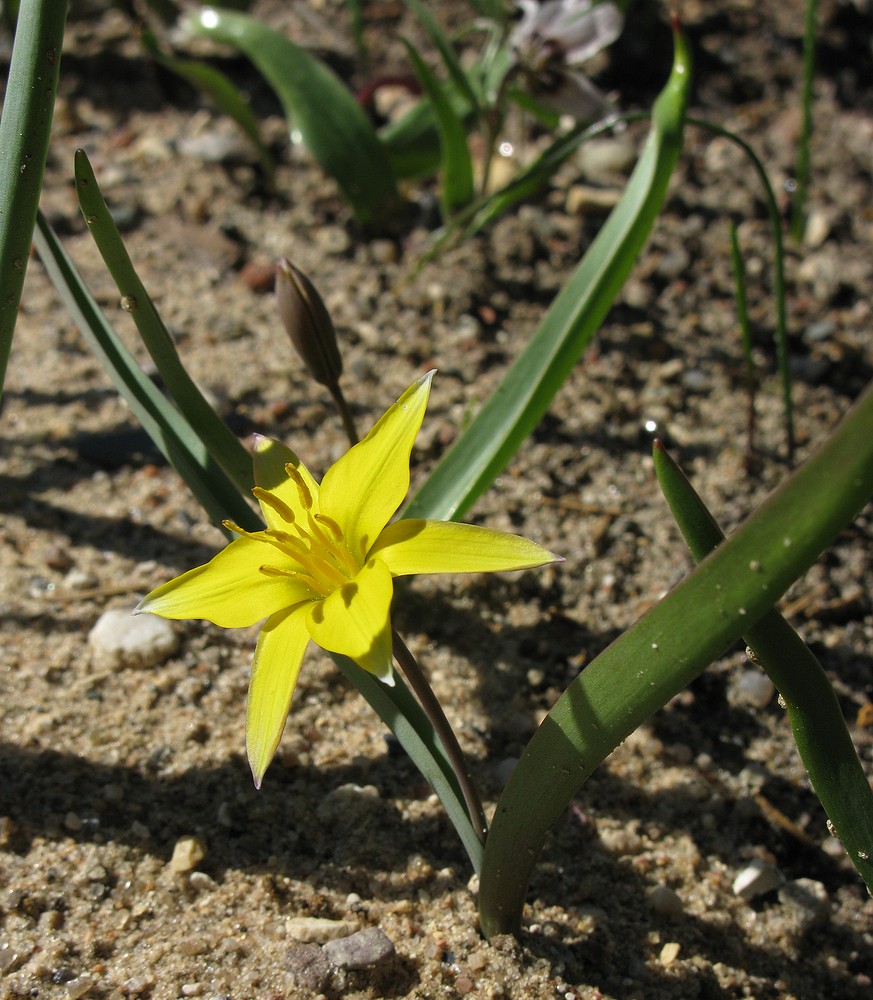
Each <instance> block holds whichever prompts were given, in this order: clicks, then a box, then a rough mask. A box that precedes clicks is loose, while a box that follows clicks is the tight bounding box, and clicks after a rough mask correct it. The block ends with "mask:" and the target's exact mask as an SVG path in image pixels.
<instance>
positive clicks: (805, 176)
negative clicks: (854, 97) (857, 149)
mask: <svg viewBox="0 0 873 1000" xmlns="http://www.w3.org/2000/svg"><path fill="white" fill-rule="evenodd" d="M817 21H818V2H817V0H806V22H805V25H804V31H803V90H802V93H801V98H800V107H801V111H802V115H803V118H802V120H801V123H800V140H799V142H798V146H797V166H796V167H795V171H794V172H795V181H796V183H797V188H796V190H795V192H794V202H793V204H792V206H791V235H792V236H793V237H794V239H795V240H798V241H800V240H802V239H803V230H804V227H805V225H806V199H807V195H808V193H809V141H810V137H811V136H812V81H813V76H814V75H815V35H816V24H817Z"/></svg>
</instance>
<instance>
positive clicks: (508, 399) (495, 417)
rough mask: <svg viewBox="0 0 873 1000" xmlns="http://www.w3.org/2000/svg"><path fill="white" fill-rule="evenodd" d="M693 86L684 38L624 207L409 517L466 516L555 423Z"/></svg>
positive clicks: (660, 179) (644, 224)
mask: <svg viewBox="0 0 873 1000" xmlns="http://www.w3.org/2000/svg"><path fill="white" fill-rule="evenodd" d="M689 83H690V66H689V55H688V49H687V45H686V43H685V40H684V38H683V36H682V34H681V32H678V31H677V33H676V54H675V58H674V63H673V71H672V73H671V75H670V79H669V81H668V82H667V85H666V87H665V88H664V90H663V92H662V93H661V95H660V96H659V98H658V100H657V101H656V103H655V107H654V111H653V116H652V117H653V129H652V131H651V133H650V134H649V137H648V140H647V143H646V148H645V150H644V151H643V154H642V156H641V157H640V160H639V162H638V163H637V166H636V168H635V170H634V172H633V175H632V176H631V178H630V180H629V181H628V184H627V187H626V189H625V192H624V194H623V196H622V198H621V201H620V202H619V204H618V205H617V206H616V207H615V209H614V210H613V212H612V214H611V215H610V217H609V219H608V220H607V222H606V223H605V225H604V226H603V228H602V229H601V231H600V233H598V235H597V238H596V239H595V240H594V242H593V243H592V244H591V247H590V248H589V249H588V251H587V253H586V254H585V256H584V257H583V259H582V262H581V263H580V264H579V266H578V268H577V269H576V271H575V272H574V273H573V275H572V276H571V278H570V280H569V281H568V282H567V284H566V285H565V286H564V288H563V289H562V290H561V292H560V294H559V295H558V297H557V298H556V299H555V301H554V303H553V304H552V306H551V308H550V309H549V311H548V313H547V315H546V317H545V318H544V319H543V321H542V323H541V324H540V326H539V327H538V329H537V330H536V332H535V333H534V335H533V337H532V338H531V340H530V342H529V343H528V344H527V346H526V347H525V349H524V350H523V351H522V352H521V354H520V355H519V356H518V358H517V359H516V361H515V362H514V364H513V365H512V367H511V368H510V369H509V371H508V372H507V374H506V376H505V377H504V379H503V381H502V382H501V384H500V385H499V386H498V388H497V390H496V391H495V393H494V394H493V395H492V396H491V398H490V399H489V400H488V401H487V402H486V403H485V405H484V406H483V407H482V409H481V410H480V411H479V412H478V413H477V414H476V416H475V417H474V418H473V420H472V422H471V423H470V425H469V427H468V428H467V429H466V430H465V431H464V433H463V434H462V435H461V436H460V437H459V438H458V440H457V441H456V442H455V444H454V445H453V446H452V448H451V449H450V450H449V452H448V453H447V454H446V456H445V457H444V458H443V459H442V460H441V461H440V463H439V464H438V465H437V466H436V468H435V469H434V471H433V473H432V474H431V475H430V477H429V478H428V480H427V482H426V483H425V484H424V486H423V487H422V488H421V489H420V490H419V492H418V493H417V494H416V496H415V497H414V498H413V500H412V502H411V503H410V504H409V506H408V508H407V509H406V512H405V513H406V516H407V517H436V518H451V517H457V516H460V515H461V514H462V513H463V512H464V511H465V510H467V509H468V508H469V507H470V505H471V504H472V503H473V502H474V501H475V500H476V498H477V497H478V496H480V495H481V493H483V492H484V490H485V489H486V488H487V487H488V486H489V485H490V484H491V483H492V482H493V480H494V479H495V477H496V476H497V475H498V474H499V473H500V471H501V470H502V469H503V468H504V467H505V466H506V464H507V462H508V461H509V460H510V458H511V457H512V456H513V455H514V454H515V452H516V451H517V450H518V448H519V446H520V445H521V443H522V442H523V441H524V440H525V438H526V437H527V436H528V435H529V434H530V433H531V432H532V431H533V429H534V428H535V427H536V426H537V424H538V423H539V421H540V419H541V418H542V416H543V415H544V414H545V412H546V410H547V409H548V407H549V404H550V403H551V401H552V399H553V397H554V395H555V393H556V392H557V391H558V389H559V388H560V387H561V385H562V384H563V383H564V381H565V379H566V378H567V376H568V375H569V374H570V372H571V371H572V369H573V367H574V365H575V364H576V363H577V361H578V359H579V357H580V355H581V353H582V352H583V351H584V349H585V348H586V347H587V345H588V344H589V343H590V342H591V340H592V339H593V337H594V335H595V333H596V332H597V330H598V329H599V328H600V324H601V323H602V322H603V320H604V318H605V317H606V314H607V312H608V311H609V308H610V306H611V305H612V303H613V302H614V300H615V297H616V295H617V294H618V292H619V290H620V289H621V286H622V285H623V284H624V281H625V279H626V278H627V276H628V274H629V273H630V270H631V268H632V267H633V265H634V263H635V261H636V259H637V256H638V255H639V252H640V250H641V249H642V247H643V245H644V244H645V242H646V240H647V238H648V236H649V233H650V232H651V230H652V227H653V225H654V222H655V219H656V217H657V215H658V212H659V211H660V208H661V204H662V203H663V200H664V196H665V194H666V191H667V184H668V182H669V180H670V177H671V175H672V173H673V168H674V166H675V164H676V160H677V158H678V156H679V151H680V149H681V147H682V128H683V123H684V119H685V106H686V102H687V98H688V89H689Z"/></svg>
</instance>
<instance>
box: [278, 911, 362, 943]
mask: <svg viewBox="0 0 873 1000" xmlns="http://www.w3.org/2000/svg"><path fill="white" fill-rule="evenodd" d="M355 926H356V925H355V924H354V923H352V922H351V921H349V920H328V919H327V918H326V917H289V918H288V919H287V920H286V921H285V934H286V936H287V937H289V938H291V940H292V941H300V942H301V943H303V944H313V943H315V944H324V942H325V941H333V940H335V939H336V938H342V937H348V936H349V935H350V934H352V933H353V932H354V930H355Z"/></svg>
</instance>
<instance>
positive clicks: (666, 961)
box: [659, 941, 681, 965]
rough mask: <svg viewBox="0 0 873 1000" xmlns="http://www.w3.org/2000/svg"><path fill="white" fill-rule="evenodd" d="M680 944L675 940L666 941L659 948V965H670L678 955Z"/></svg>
mask: <svg viewBox="0 0 873 1000" xmlns="http://www.w3.org/2000/svg"><path fill="white" fill-rule="evenodd" d="M680 948H681V946H680V944H679V943H678V942H677V941H668V942H667V943H666V944H665V945H664V947H663V948H662V949H661V954H660V956H659V958H660V960H661V965H672V964H673V963H674V962H675V961H676V959H677V958H678V957H679V951H680Z"/></svg>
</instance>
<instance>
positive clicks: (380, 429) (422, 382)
mask: <svg viewBox="0 0 873 1000" xmlns="http://www.w3.org/2000/svg"><path fill="white" fill-rule="evenodd" d="M432 378H433V372H428V374H427V375H424V376H423V377H422V378H420V379H419V380H418V381H417V382H414V383H413V384H412V385H411V386H410V387H409V388H408V389H407V390H406V392H404V393H403V395H402V396H401V397H400V399H398V400H397V402H396V403H395V404H394V405H393V406H392V407H390V408H389V409H388V410H387V412H386V413H385V414H384V415H383V416H382V417H381V418H380V420H379V422H378V423H377V424H376V426H375V427H374V428H373V429H372V430H371V431H370V433H369V434H368V435H367V436H366V437H365V438H364V440H363V441H361V442H360V443H358V444H356V445H355V446H354V447H353V448H350V449H349V451H347V452H346V453H345V455H343V457H342V458H340V459H339V461H337V462H336V464H334V465H333V466H331V468H330V469H328V471H327V473H326V474H325V477H324V480H323V481H322V484H321V491H320V494H319V503H320V505H321V511H322V513H324V514H327V515H329V516H330V517H332V518H333V519H334V521H336V522H337V524H339V526H340V528H341V529H342V532H343V534H344V535H345V540H346V544H347V545H348V547H349V549H350V551H351V553H352V555H353V556H354V557H355V558H356V559H357V560H358V561H359V562H361V563H363V561H364V560H365V558H366V556H367V550H368V549H369V547H370V546H371V545H372V544H373V542H375V541H376V539H377V538H378V537H379V534H380V532H381V531H382V529H383V528H384V527H385V525H386V524H387V523H388V521H389V520H390V519H391V516H392V514H394V512H395V511H396V510H397V508H398V507H399V506H400V504H401V503H402V502H403V498H404V497H405V496H406V493H407V491H408V490H409V456H410V453H411V452H412V445H413V442H414V441H415V437H416V435H417V434H418V430H419V428H420V427H421V421H422V420H423V419H424V411H425V408H426V407H427V397H428V395H429V393H430V383H431V379H432Z"/></svg>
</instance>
